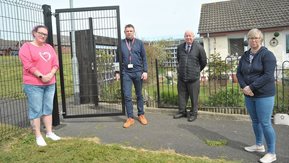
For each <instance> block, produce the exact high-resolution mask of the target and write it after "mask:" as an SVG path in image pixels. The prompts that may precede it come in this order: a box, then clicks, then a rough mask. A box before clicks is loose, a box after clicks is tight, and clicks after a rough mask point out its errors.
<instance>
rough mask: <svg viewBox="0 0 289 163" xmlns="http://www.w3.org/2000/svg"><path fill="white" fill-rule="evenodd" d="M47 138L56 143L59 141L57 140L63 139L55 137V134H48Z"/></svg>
mask: <svg viewBox="0 0 289 163" xmlns="http://www.w3.org/2000/svg"><path fill="white" fill-rule="evenodd" d="M46 137H47V138H50V139H52V140H54V141H57V140H60V139H61V138H60V137H59V136H57V135H55V134H54V133H53V132H51V133H47V134H46Z"/></svg>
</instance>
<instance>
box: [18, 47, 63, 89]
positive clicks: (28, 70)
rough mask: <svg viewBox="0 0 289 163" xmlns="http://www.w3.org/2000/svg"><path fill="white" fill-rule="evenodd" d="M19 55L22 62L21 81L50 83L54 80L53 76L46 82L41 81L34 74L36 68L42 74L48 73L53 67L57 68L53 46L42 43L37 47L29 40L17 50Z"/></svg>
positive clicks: (25, 82)
mask: <svg viewBox="0 0 289 163" xmlns="http://www.w3.org/2000/svg"><path fill="white" fill-rule="evenodd" d="M19 57H20V60H21V62H22V64H23V83H24V84H31V85H51V84H54V83H55V82H56V80H55V76H54V77H53V78H52V79H51V80H50V82H48V83H43V82H42V81H41V79H39V78H38V77H36V76H35V75H34V72H35V71H36V70H38V71H39V72H41V73H42V74H43V75H46V74H48V73H50V71H51V70H52V68H53V67H55V68H56V69H58V67H59V64H58V59H57V55H56V53H55V50H54V49H53V47H52V46H51V45H49V44H46V43H45V44H44V45H43V46H41V47H37V46H35V45H33V44H31V43H30V42H26V43H24V44H23V45H22V47H21V49H20V51H19Z"/></svg>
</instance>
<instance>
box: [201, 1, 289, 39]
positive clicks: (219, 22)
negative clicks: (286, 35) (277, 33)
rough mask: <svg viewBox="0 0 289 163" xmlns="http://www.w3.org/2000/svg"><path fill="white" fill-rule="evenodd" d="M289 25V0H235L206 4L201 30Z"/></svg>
mask: <svg viewBox="0 0 289 163" xmlns="http://www.w3.org/2000/svg"><path fill="white" fill-rule="evenodd" d="M286 26H287V27H288V26H289V0H231V1H222V2H216V3H207V4H202V9H201V17H200V22H199V33H200V34H202V33H216V32H228V31H240V30H249V29H252V28H260V29H262V28H272V27H286Z"/></svg>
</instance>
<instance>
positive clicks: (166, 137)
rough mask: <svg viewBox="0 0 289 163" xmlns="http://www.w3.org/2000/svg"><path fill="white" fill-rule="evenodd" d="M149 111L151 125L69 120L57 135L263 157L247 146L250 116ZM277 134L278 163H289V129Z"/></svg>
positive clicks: (251, 159) (249, 159)
mask: <svg viewBox="0 0 289 163" xmlns="http://www.w3.org/2000/svg"><path fill="white" fill-rule="evenodd" d="M155 110H157V109H147V110H146V111H147V112H146V117H147V119H148V121H149V124H148V125H146V126H143V125H141V124H140V123H139V122H138V121H136V123H135V124H134V126H132V127H130V128H128V129H124V128H122V124H123V122H124V121H125V119H126V117H125V116H112V117H96V118H80V119H76V118H74V119H65V120H63V121H62V123H61V125H60V127H57V128H56V133H57V134H59V135H60V136H63V137H98V138H99V139H100V141H101V143H108V144H112V143H114V144H116V143H117V144H123V145H126V146H132V147H138V148H145V149H152V150H173V151H175V152H177V153H181V154H186V155H190V156H207V157H209V158H224V159H228V160H237V161H242V162H244V163H255V162H258V159H259V158H260V157H261V156H262V155H263V154H260V153H248V152H246V151H244V150H243V147H244V146H247V145H252V144H254V136H253V132H252V128H251V122H250V121H249V120H248V117H247V116H223V115H220V114H209V113H204V112H200V115H199V116H198V119H197V120H196V121H194V122H187V121H186V119H185V118H182V119H173V118H172V116H173V114H174V113H175V112H176V111H175V110H173V111H172V110H167V111H164V110H162V111H155ZM274 128H275V130H276V133H277V146H276V149H277V159H278V160H277V163H289V126H284V125H283V126H282V125H275V126H274ZM207 139H208V140H220V139H225V140H227V141H228V144H227V145H226V146H222V147H210V146H208V145H206V144H205V143H204V140H207Z"/></svg>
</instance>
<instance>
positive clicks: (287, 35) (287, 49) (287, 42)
mask: <svg viewBox="0 0 289 163" xmlns="http://www.w3.org/2000/svg"><path fill="white" fill-rule="evenodd" d="M286 53H289V34H286Z"/></svg>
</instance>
